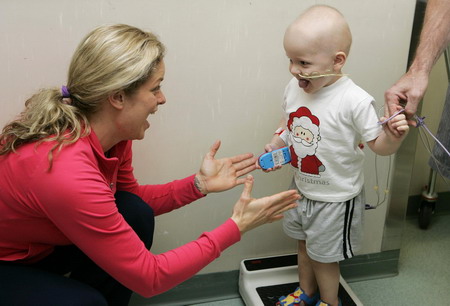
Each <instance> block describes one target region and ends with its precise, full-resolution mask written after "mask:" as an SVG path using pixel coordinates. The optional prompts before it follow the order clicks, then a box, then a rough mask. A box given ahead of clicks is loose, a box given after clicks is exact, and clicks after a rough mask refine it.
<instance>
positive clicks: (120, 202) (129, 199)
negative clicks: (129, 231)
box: [115, 191, 155, 248]
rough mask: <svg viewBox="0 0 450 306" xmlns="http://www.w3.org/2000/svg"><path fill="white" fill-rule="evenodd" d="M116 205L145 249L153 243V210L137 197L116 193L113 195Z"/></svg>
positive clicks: (130, 194)
mask: <svg viewBox="0 0 450 306" xmlns="http://www.w3.org/2000/svg"><path fill="white" fill-rule="evenodd" d="M115 197H116V204H117V208H118V209H119V212H120V213H121V214H122V216H123V217H124V219H125V221H126V222H127V223H128V224H129V225H130V226H131V228H133V230H134V231H135V232H136V234H137V235H138V236H139V238H140V239H141V240H142V241H143V242H144V244H145V246H146V247H147V248H150V247H151V245H152V243H153V233H154V230H155V217H154V214H153V209H152V208H151V207H150V206H149V205H148V204H147V203H146V202H144V200H142V199H141V198H140V197H139V196H137V195H135V194H133V193H130V192H126V191H118V192H116V194H115Z"/></svg>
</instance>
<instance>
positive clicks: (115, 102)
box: [108, 91, 125, 109]
mask: <svg viewBox="0 0 450 306" xmlns="http://www.w3.org/2000/svg"><path fill="white" fill-rule="evenodd" d="M124 98H125V93H124V92H123V91H117V92H115V93H113V94H111V95H109V96H108V102H109V103H110V104H111V105H112V107H114V108H116V109H122V108H123V106H124V102H125V99H124Z"/></svg>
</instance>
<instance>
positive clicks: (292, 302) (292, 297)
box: [276, 287, 319, 306]
mask: <svg viewBox="0 0 450 306" xmlns="http://www.w3.org/2000/svg"><path fill="white" fill-rule="evenodd" d="M318 300H319V294H318V293H316V294H315V295H314V296H312V297H309V296H308V295H307V294H306V293H304V292H303V290H302V289H300V287H298V288H297V289H295V291H294V292H293V293H291V294H289V295H288V296H282V297H280V299H279V302H277V304H276V305H278V306H299V305H301V304H300V303H301V302H304V305H306V306H308V305H315V303H316V302H317V301H318ZM302 304H303V303H302Z"/></svg>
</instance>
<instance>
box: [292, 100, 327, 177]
mask: <svg viewBox="0 0 450 306" xmlns="http://www.w3.org/2000/svg"><path fill="white" fill-rule="evenodd" d="M319 125H320V121H319V119H318V118H317V117H316V116H314V115H313V114H312V113H311V111H310V110H309V109H308V108H307V107H304V106H302V107H300V108H298V109H297V110H296V111H295V112H293V113H290V114H289V120H288V122H287V128H288V130H289V137H290V140H291V144H292V145H291V146H290V147H289V150H290V152H291V160H292V161H291V164H292V166H294V167H296V168H298V169H299V171H300V172H301V173H303V174H306V175H310V176H316V177H320V172H323V171H325V166H324V165H323V163H322V162H321V161H320V159H319V158H318V157H317V156H316V150H317V147H318V146H319V141H320V130H319Z"/></svg>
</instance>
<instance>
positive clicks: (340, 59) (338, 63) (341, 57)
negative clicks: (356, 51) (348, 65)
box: [334, 51, 347, 70]
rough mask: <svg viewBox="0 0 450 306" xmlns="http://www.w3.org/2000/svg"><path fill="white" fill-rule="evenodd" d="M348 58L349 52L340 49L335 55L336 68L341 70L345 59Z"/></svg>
mask: <svg viewBox="0 0 450 306" xmlns="http://www.w3.org/2000/svg"><path fill="white" fill-rule="evenodd" d="M346 60H347V54H345V52H343V51H339V52H338V53H336V55H335V56H334V69H335V70H341V69H342V67H344V64H345V61H346Z"/></svg>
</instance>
